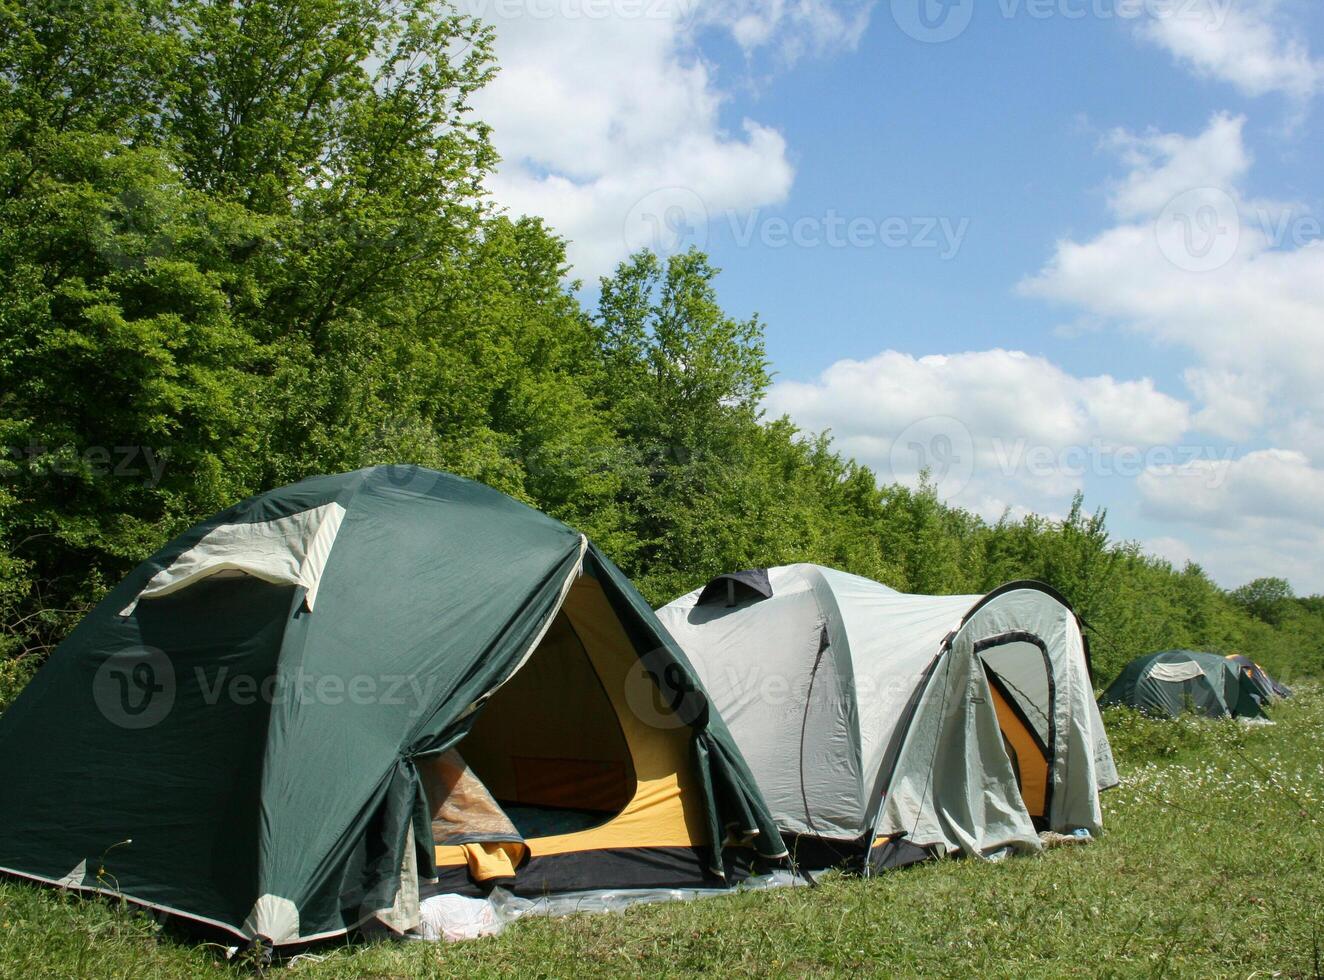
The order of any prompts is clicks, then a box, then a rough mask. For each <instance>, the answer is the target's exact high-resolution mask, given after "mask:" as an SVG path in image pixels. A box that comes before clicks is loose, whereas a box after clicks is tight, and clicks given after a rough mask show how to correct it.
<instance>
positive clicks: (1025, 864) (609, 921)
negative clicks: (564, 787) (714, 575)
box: [0, 686, 1324, 978]
mask: <svg viewBox="0 0 1324 980" xmlns="http://www.w3.org/2000/svg"><path fill="white" fill-rule="evenodd" d="M1273 714H1274V717H1275V720H1276V721H1277V722H1278V723H1277V724H1276V725H1274V726H1272V727H1264V728H1245V727H1242V726H1241V725H1238V724H1236V723H1215V722H1207V721H1197V720H1194V719H1186V720H1183V721H1181V722H1176V723H1174V722H1160V721H1151V720H1148V719H1144V718H1140V717H1138V716H1135V715H1132V714H1130V713H1126V712H1116V713H1110V714H1109V716H1108V722H1109V730H1110V732H1111V733H1112V737H1113V744H1114V746H1115V748H1116V750H1117V754H1118V757H1119V764H1120V766H1121V770H1122V774H1123V785H1122V786H1121V787H1120V788H1119V789H1116V790H1114V791H1112V792H1110V793H1108V794H1107V795H1106V796H1105V820H1106V834H1105V836H1104V837H1103V838H1102V839H1101V840H1100V841H1098V842H1097V843H1095V844H1093V845H1091V846H1088V847H1068V848H1062V849H1059V850H1055V851H1051V852H1048V853H1046V854H1045V855H1043V856H1042V857H1038V858H1022V859H1014V860H1010V861H1007V862H1003V863H1001V864H986V863H977V862H974V861H943V862H939V863H934V864H930V865H927V866H923V867H918V868H913V869H910V870H907V871H901V872H896V873H892V874H889V875H884V876H882V877H879V878H874V879H871V880H867V881H865V880H852V879H847V878H841V877H837V878H833V879H830V880H828V881H827V882H826V883H824V884H823V885H821V886H820V887H818V888H815V889H808V888H797V889H780V890H774V891H771V892H763V893H751V894H745V895H733V896H730V897H723V898H718V899H712V900H707V901H702V902H693V903H684V904H677V905H664V906H651V907H641V908H635V909H632V910H630V911H629V912H626V913H624V914H614V915H580V916H575V917H572V918H568V919H560V920H549V919H527V920H524V921H521V922H519V923H517V924H515V925H514V926H512V927H511V928H509V929H508V930H507V931H506V932H505V933H504V934H502V935H501V936H498V937H495V938H491V939H481V940H477V941H473V942H467V943H456V944H440V943H421V942H419V943H392V942H382V943H374V944H359V945H349V946H339V947H330V948H323V949H319V950H317V951H316V955H315V956H305V957H302V958H299V959H297V960H295V961H294V962H293V963H291V964H288V965H286V966H284V967H281V968H277V969H275V970H272V971H268V972H278V973H282V974H286V975H289V976H290V977H305V976H306V977H361V976H375V977H397V976H398V977H405V976H411V977H413V976H443V975H447V976H449V975H455V974H476V975H490V976H496V975H507V974H519V975H520V976H527V977H534V976H549V977H552V976H567V975H572V974H573V975H576V976H583V975H603V974H617V973H621V974H647V975H662V974H674V973H688V974H700V973H706V974H711V975H713V976H727V975H732V974H769V973H771V974H791V975H804V974H852V973H889V974H900V975H915V974H925V975H956V976H968V975H971V974H979V975H981V976H1007V977H1022V976H1044V977H1047V976H1061V975H1078V976H1090V977H1093V976H1113V975H1115V976H1229V977H1251V976H1273V975H1282V976H1289V977H1315V976H1318V975H1319V972H1318V971H1319V969H1320V967H1321V963H1320V960H1321V958H1324V952H1321V947H1324V832H1322V831H1324V827H1322V826H1321V818H1322V817H1324V690H1322V689H1320V688H1318V687H1313V686H1302V688H1301V690H1300V695H1299V697H1298V698H1297V699H1295V700H1294V701H1292V702H1288V703H1286V704H1284V705H1281V706H1279V707H1278V708H1277V709H1276V710H1275V711H1274V712H1273ZM226 974H234V975H236V976H251V975H252V970H251V969H249V968H246V967H244V966H241V965H236V964H232V963H228V962H226V961H225V960H224V959H223V958H222V957H221V956H220V955H219V953H218V951H217V950H216V949H214V948H211V947H207V946H202V945H198V944H195V943H189V942H187V941H185V940H182V939H180V938H177V937H176V936H174V935H173V934H171V933H168V932H166V931H163V930H161V929H160V928H159V927H158V926H157V925H155V923H153V922H152V920H151V919H149V918H148V917H146V916H145V915H142V914H141V913H138V912H135V911H133V910H132V909H129V908H122V907H119V906H117V905H116V904H115V903H113V902H109V901H105V900H99V899H79V898H76V897H74V896H71V895H68V894H63V893H59V892H56V891H53V890H49V889H40V888H35V887H28V886H26V885H23V884H21V883H16V882H12V881H5V882H3V883H0V976H61V977H65V976H133V977H135V978H137V977H180V976H216V977H219V976H223V975H226Z"/></svg>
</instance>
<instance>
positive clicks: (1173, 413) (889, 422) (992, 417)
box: [764, 350, 1189, 519]
mask: <svg viewBox="0 0 1324 980" xmlns="http://www.w3.org/2000/svg"><path fill="white" fill-rule="evenodd" d="M764 407H765V408H766V409H767V410H768V412H769V413H770V414H772V415H774V416H779V415H783V414H785V415H789V416H790V417H791V418H792V419H793V420H794V421H795V422H796V423H797V424H798V425H800V426H801V427H802V428H805V429H808V430H810V431H815V432H819V431H823V430H825V429H831V430H832V432H833V434H834V436H835V439H836V443H837V446H838V448H840V449H841V450H842V451H843V452H845V453H847V454H849V455H850V456H853V457H854V458H856V459H858V460H860V461H861V462H863V463H866V464H868V465H870V466H872V467H873V468H874V469H875V470H876V471H877V472H878V474H879V476H880V477H881V478H882V479H884V480H892V479H895V480H899V481H901V482H904V483H907V484H910V485H914V484H915V483H916V482H917V481H918V474H919V471H920V470H921V469H922V468H928V469H929V470H930V472H931V476H932V477H933V478H934V480H935V481H936V483H937V485H938V490H939V492H940V494H942V495H943V496H944V497H945V498H946V499H948V500H949V501H950V502H953V503H958V504H961V505H963V506H966V507H969V508H970V509H972V510H974V511H975V512H977V513H979V514H980V515H981V516H984V517H987V518H990V519H996V518H997V517H998V516H1000V515H1001V514H1002V512H1003V511H1005V510H1007V509H1008V508H1010V509H1011V511H1012V513H1013V514H1018V513H1019V514H1023V513H1025V512H1026V508H1027V507H1033V508H1035V509H1037V510H1040V511H1042V510H1043V509H1044V508H1045V507H1059V508H1060V507H1061V506H1062V505H1063V503H1064V500H1066V499H1068V498H1069V497H1070V495H1071V494H1072V493H1073V492H1075V491H1076V490H1077V489H1079V488H1081V487H1082V486H1083V485H1084V484H1085V483H1086V482H1087V480H1088V479H1089V478H1091V477H1094V476H1104V477H1106V476H1107V475H1109V474H1110V473H1112V472H1121V471H1124V470H1125V469H1126V468H1127V466H1128V465H1129V466H1130V467H1131V469H1132V473H1131V475H1132V476H1135V475H1138V474H1139V473H1140V472H1141V471H1142V470H1143V468H1144V466H1143V459H1144V451H1145V450H1147V449H1149V448H1151V447H1155V446H1161V445H1165V444H1168V443H1171V442H1174V441H1176V440H1178V439H1180V438H1181V436H1182V434H1183V433H1184V432H1185V431H1186V429H1187V427H1188V425H1189V412H1188V409H1187V406H1186V405H1185V404H1184V403H1182V402H1180V401H1178V400H1177V399H1174V398H1171V397H1169V396H1168V395H1165V394H1163V393H1162V392H1160V391H1158V390H1157V389H1156V388H1155V387H1154V384H1153V382H1151V381H1150V380H1149V379H1141V380H1138V381H1127V380H1117V379H1115V378H1113V377H1110V376H1108V375H1098V376H1094V377H1077V376H1074V375H1071V374H1069V373H1067V372H1065V371H1063V370H1062V369H1061V368H1059V367H1058V366H1056V365H1054V364H1052V363H1051V362H1049V361H1048V360H1046V359H1044V358H1042V357H1034V356H1031V355H1029V354H1025V353H1022V352H1019V351H1007V350H988V351H974V352H967V353H960V354H951V355H931V356H928V357H912V356H911V355H909V354H903V353H899V352H897V351H884V352H883V353H881V354H879V355H877V356H876V357H873V358H870V359H869V360H866V361H854V360H845V361H839V362H837V363H836V364H833V365H832V366H831V367H829V368H828V369H827V370H826V371H824V372H823V373H822V374H821V375H819V377H818V378H817V379H816V380H814V381H812V382H797V381H781V382H778V383H777V384H775V385H774V386H773V388H772V390H771V391H770V392H769V394H768V397H767V400H766V403H765V406H764ZM1128 460H1129V462H1128Z"/></svg>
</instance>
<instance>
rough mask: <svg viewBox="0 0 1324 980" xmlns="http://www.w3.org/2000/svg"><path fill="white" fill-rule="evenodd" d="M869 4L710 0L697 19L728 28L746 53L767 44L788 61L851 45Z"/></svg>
mask: <svg viewBox="0 0 1324 980" xmlns="http://www.w3.org/2000/svg"><path fill="white" fill-rule="evenodd" d="M872 7H873V4H872V3H869V2H858V0H856V2H852V3H844V4H837V3H833V2H832V0H710V2H709V3H707V4H704V5H703V6H701V7H699V9H698V19H699V21H700V23H701V24H703V25H711V26H714V27H718V28H720V29H722V30H725V31H727V32H729V33H730V35H731V37H732V39H733V40H734V41H735V42H736V43H737V44H738V45H740V47H741V49H742V50H743V51H744V52H745V53H746V54H747V55H751V54H753V53H754V52H756V51H758V50H759V49H762V48H765V47H767V46H769V45H771V46H774V47H775V48H776V49H777V52H778V53H779V54H780V56H781V58H782V60H783V61H785V62H788V63H789V62H794V61H795V60H796V59H798V58H800V57H801V56H803V55H805V54H825V53H828V52H830V51H833V50H837V49H847V50H852V49H854V48H855V46H856V45H857V44H858V43H859V41H860V37H861V35H863V34H864V29H865V28H866V27H868V26H869V14H870V12H871V10H872Z"/></svg>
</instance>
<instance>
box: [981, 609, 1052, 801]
mask: <svg viewBox="0 0 1324 980" xmlns="http://www.w3.org/2000/svg"><path fill="white" fill-rule="evenodd" d="M975 654H976V655H977V656H978V657H979V659H980V662H981V664H982V665H983V667H984V673H985V675H986V677H987V679H988V682H989V690H990V692H991V694H992V696H993V701H994V706H995V707H996V709H997V714H998V724H999V725H1000V726H1001V728H1002V735H1003V738H1004V739H1005V741H1006V743H1007V747H1008V749H1009V751H1008V756H1009V757H1010V758H1011V760H1012V764H1013V769H1015V771H1016V779H1017V783H1018V784H1019V786H1020V789H1021V797H1022V799H1023V801H1024V803H1025V808H1026V810H1027V811H1028V812H1029V814H1030V816H1032V817H1036V818H1039V819H1041V820H1042V819H1046V818H1047V816H1048V808H1049V806H1050V804H1051V799H1052V780H1051V779H1050V778H1049V771H1050V769H1051V766H1052V759H1053V758H1054V755H1055V746H1056V742H1057V731H1056V727H1055V725H1054V722H1053V719H1054V716H1055V711H1056V697H1057V691H1056V685H1055V683H1054V681H1053V664H1052V660H1051V659H1050V658H1049V656H1048V647H1047V644H1045V643H1044V641H1043V640H1041V639H1040V638H1039V637H1037V636H1035V635H1034V634H1033V633H1029V632H1023V631H1015V632H1011V633H1003V634H1000V635H997V636H990V637H987V638H985V639H983V640H980V641H978V642H977V643H976V644H975Z"/></svg>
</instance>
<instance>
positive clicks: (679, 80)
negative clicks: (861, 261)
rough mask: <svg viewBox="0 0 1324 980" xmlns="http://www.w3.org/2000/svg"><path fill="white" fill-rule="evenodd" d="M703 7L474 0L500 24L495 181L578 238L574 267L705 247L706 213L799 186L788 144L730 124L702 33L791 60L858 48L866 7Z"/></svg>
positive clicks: (664, 1)
mask: <svg viewBox="0 0 1324 980" xmlns="http://www.w3.org/2000/svg"><path fill="white" fill-rule="evenodd" d="M701 2H702V0H467V6H466V9H467V10H468V12H470V13H474V14H476V15H478V16H480V17H483V18H484V19H486V20H489V21H490V22H491V23H493V25H494V27H495V29H496V32H497V41H496V53H497V57H498V61H499V64H500V66H501V71H500V73H499V74H498V75H497V77H496V79H495V80H494V81H493V82H492V83H491V84H490V85H489V86H488V87H487V88H486V89H484V90H483V91H482V92H480V93H479V94H478V96H477V97H476V99H475V108H476V112H477V114H478V116H479V117H480V118H482V119H483V120H484V121H486V122H488V123H489V124H490V125H491V126H492V131H493V141H494V143H495V145H496V147H497V149H498V151H499V152H500V153H501V155H502V161H503V162H502V163H501V165H500V166H499V167H498V170H497V173H496V174H495V176H494V177H493V178H492V180H491V182H490V185H489V187H490V190H491V191H492V194H493V196H494V198H495V199H496V201H497V202H498V203H500V204H501V205H504V206H505V207H507V208H508V209H509V210H510V211H511V212H512V213H514V214H536V215H540V216H542V217H544V218H546V219H547V221H548V223H549V224H550V226H551V227H552V228H553V229H554V230H555V231H557V232H558V233H559V234H561V235H563V236H565V237H566V238H568V239H569V240H570V242H571V246H570V257H571V260H572V262H573V263H574V264H575V267H576V268H575V272H576V274H577V275H580V276H585V277H592V276H596V275H600V274H604V273H607V272H610V271H611V268H612V267H613V265H614V264H615V263H616V262H617V261H619V260H620V259H621V258H623V257H624V256H625V255H626V254H628V253H629V252H631V251H634V250H636V249H638V248H641V247H653V248H657V249H659V250H668V249H672V248H681V247H686V246H688V245H690V244H697V245H699V246H702V245H703V244H704V243H705V242H706V234H707V222H708V220H709V218H710V217H716V216H717V214H718V213H724V212H728V211H734V212H742V211H747V210H750V209H752V208H756V207H760V206H764V205H770V204H776V203H779V202H781V201H782V200H784V199H785V197H786V195H787V194H788V193H789V191H790V187H791V183H792V180H793V177H794V168H793V166H792V165H791V162H790V160H789V159H788V154H787V147H786V141H785V139H784V138H783V137H782V135H781V134H780V133H779V132H777V131H776V130H775V129H772V128H771V127H768V126H766V125H763V124H761V123H759V122H757V121H756V120H751V119H744V120H741V121H739V122H736V123H733V124H727V123H725V122H724V121H723V119H722V106H723V103H724V101H725V98H724V95H723V93H722V91H721V88H720V87H719V84H718V81H717V77H716V71H715V69H714V68H713V67H712V66H711V65H709V64H708V63H707V62H706V61H705V60H704V59H703V58H702V57H701V55H700V54H699V52H698V49H697V47H696V46H695V43H694V36H695V31H698V30H700V29H709V30H712V29H720V30H724V31H728V32H730V33H731V35H732V36H733V37H734V38H735V39H736V40H737V41H738V42H739V43H740V44H741V45H742V46H743V47H744V48H745V49H746V50H747V51H753V50H755V49H760V48H764V47H773V48H776V49H777V50H779V51H781V52H782V54H783V55H784V56H785V57H786V58H788V59H790V58H792V57H793V56H794V55H795V54H797V53H799V52H800V51H802V50H812V51H823V50H828V49H831V48H833V47H838V46H851V45H853V44H854V42H855V41H856V40H857V39H858V36H859V33H860V31H861V30H862V29H863V26H864V23H865V20H866V19H867V15H868V10H867V8H850V10H852V11H854V12H853V13H850V12H845V10H846V8H843V9H842V10H839V9H838V8H837V7H835V6H834V5H833V3H832V2H830V0H799V2H787V0H759V2H755V0H714V2H712V3H708V4H706V5H702V6H697V7H696V6H694V5H696V4H700V3H701Z"/></svg>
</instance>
